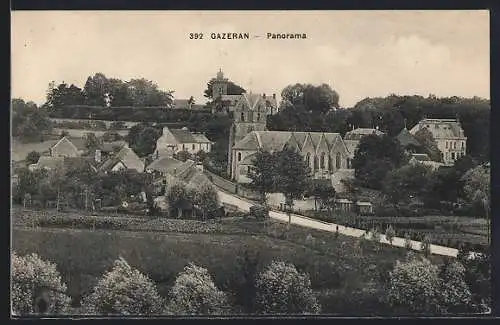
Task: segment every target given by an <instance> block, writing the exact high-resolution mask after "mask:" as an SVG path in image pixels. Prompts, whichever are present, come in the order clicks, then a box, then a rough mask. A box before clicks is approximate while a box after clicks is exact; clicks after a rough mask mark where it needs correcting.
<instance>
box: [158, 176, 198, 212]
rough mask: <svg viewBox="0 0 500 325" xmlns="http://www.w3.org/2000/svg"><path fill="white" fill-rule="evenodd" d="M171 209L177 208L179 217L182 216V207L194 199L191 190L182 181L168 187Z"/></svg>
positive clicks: (167, 196) (167, 197)
mask: <svg viewBox="0 0 500 325" xmlns="http://www.w3.org/2000/svg"><path fill="white" fill-rule="evenodd" d="M165 197H166V199H167V202H168V205H169V207H170V208H171V209H177V217H178V218H180V217H182V209H183V208H184V207H185V206H186V205H190V204H191V202H192V201H193V197H192V194H191V192H190V191H189V190H188V189H187V188H186V186H185V185H184V184H182V183H174V184H172V185H170V186H168V188H167V192H166V195H165Z"/></svg>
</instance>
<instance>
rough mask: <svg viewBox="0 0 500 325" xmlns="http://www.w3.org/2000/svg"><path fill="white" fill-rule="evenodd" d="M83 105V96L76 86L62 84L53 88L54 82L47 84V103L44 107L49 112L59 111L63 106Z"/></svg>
mask: <svg viewBox="0 0 500 325" xmlns="http://www.w3.org/2000/svg"><path fill="white" fill-rule="evenodd" d="M83 104H85V96H84V93H83V91H82V90H81V89H80V88H78V87H77V86H75V85H73V84H71V85H69V86H68V85H67V84H66V83H64V82H62V83H60V84H59V85H58V86H55V83H54V82H51V83H50V84H49V90H48V91H47V102H46V103H45V105H46V106H47V107H49V108H50V109H51V110H54V109H59V108H62V107H64V106H70V105H83Z"/></svg>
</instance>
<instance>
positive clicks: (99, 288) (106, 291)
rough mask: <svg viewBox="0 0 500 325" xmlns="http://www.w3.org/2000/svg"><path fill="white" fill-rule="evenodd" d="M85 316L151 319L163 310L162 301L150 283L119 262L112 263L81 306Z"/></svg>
mask: <svg viewBox="0 0 500 325" xmlns="http://www.w3.org/2000/svg"><path fill="white" fill-rule="evenodd" d="M83 307H84V308H83V309H84V311H85V313H89V314H104V315H110V314H119V315H154V314H160V313H161V312H162V310H163V299H162V298H161V297H160V295H159V294H158V292H157V290H156V288H155V285H154V283H153V282H152V281H151V280H150V279H149V278H148V277H147V276H145V275H144V274H142V273H141V272H139V271H138V270H136V269H133V268H132V267H130V265H129V264H128V263H127V261H125V260H124V259H123V258H119V259H118V260H116V261H115V263H114V266H113V269H112V270H111V271H109V272H108V273H106V274H105V275H104V276H103V277H102V278H101V279H100V280H99V282H98V283H97V285H96V286H95V287H94V290H93V292H92V293H91V294H90V295H89V296H88V297H85V299H84V302H83Z"/></svg>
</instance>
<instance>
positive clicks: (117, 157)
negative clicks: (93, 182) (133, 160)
mask: <svg viewBox="0 0 500 325" xmlns="http://www.w3.org/2000/svg"><path fill="white" fill-rule="evenodd" d="M130 152H132V153H133V154H134V155H135V153H134V152H133V150H132V149H130V148H129V147H123V148H121V149H120V151H118V152H116V153H114V154H113V155H111V156H110V157H109V158H108V159H106V160H104V161H103V162H102V163H101V165H100V166H99V167H98V169H99V170H102V171H110V170H111V169H113V167H115V166H116V164H117V163H118V162H122V163H123V164H124V165H125V166H126V167H127V168H129V167H130V166H127V164H126V162H125V161H124V159H125V156H127V155H128V154H129V153H130Z"/></svg>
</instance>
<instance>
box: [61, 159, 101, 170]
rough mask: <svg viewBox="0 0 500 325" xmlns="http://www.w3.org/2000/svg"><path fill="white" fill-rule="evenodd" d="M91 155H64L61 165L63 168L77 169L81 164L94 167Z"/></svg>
mask: <svg viewBox="0 0 500 325" xmlns="http://www.w3.org/2000/svg"><path fill="white" fill-rule="evenodd" d="M94 162H95V161H94V159H93V157H65V158H64V161H63V166H64V168H65V169H79V168H81V167H83V166H91V167H92V168H93V169H95V166H94Z"/></svg>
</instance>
